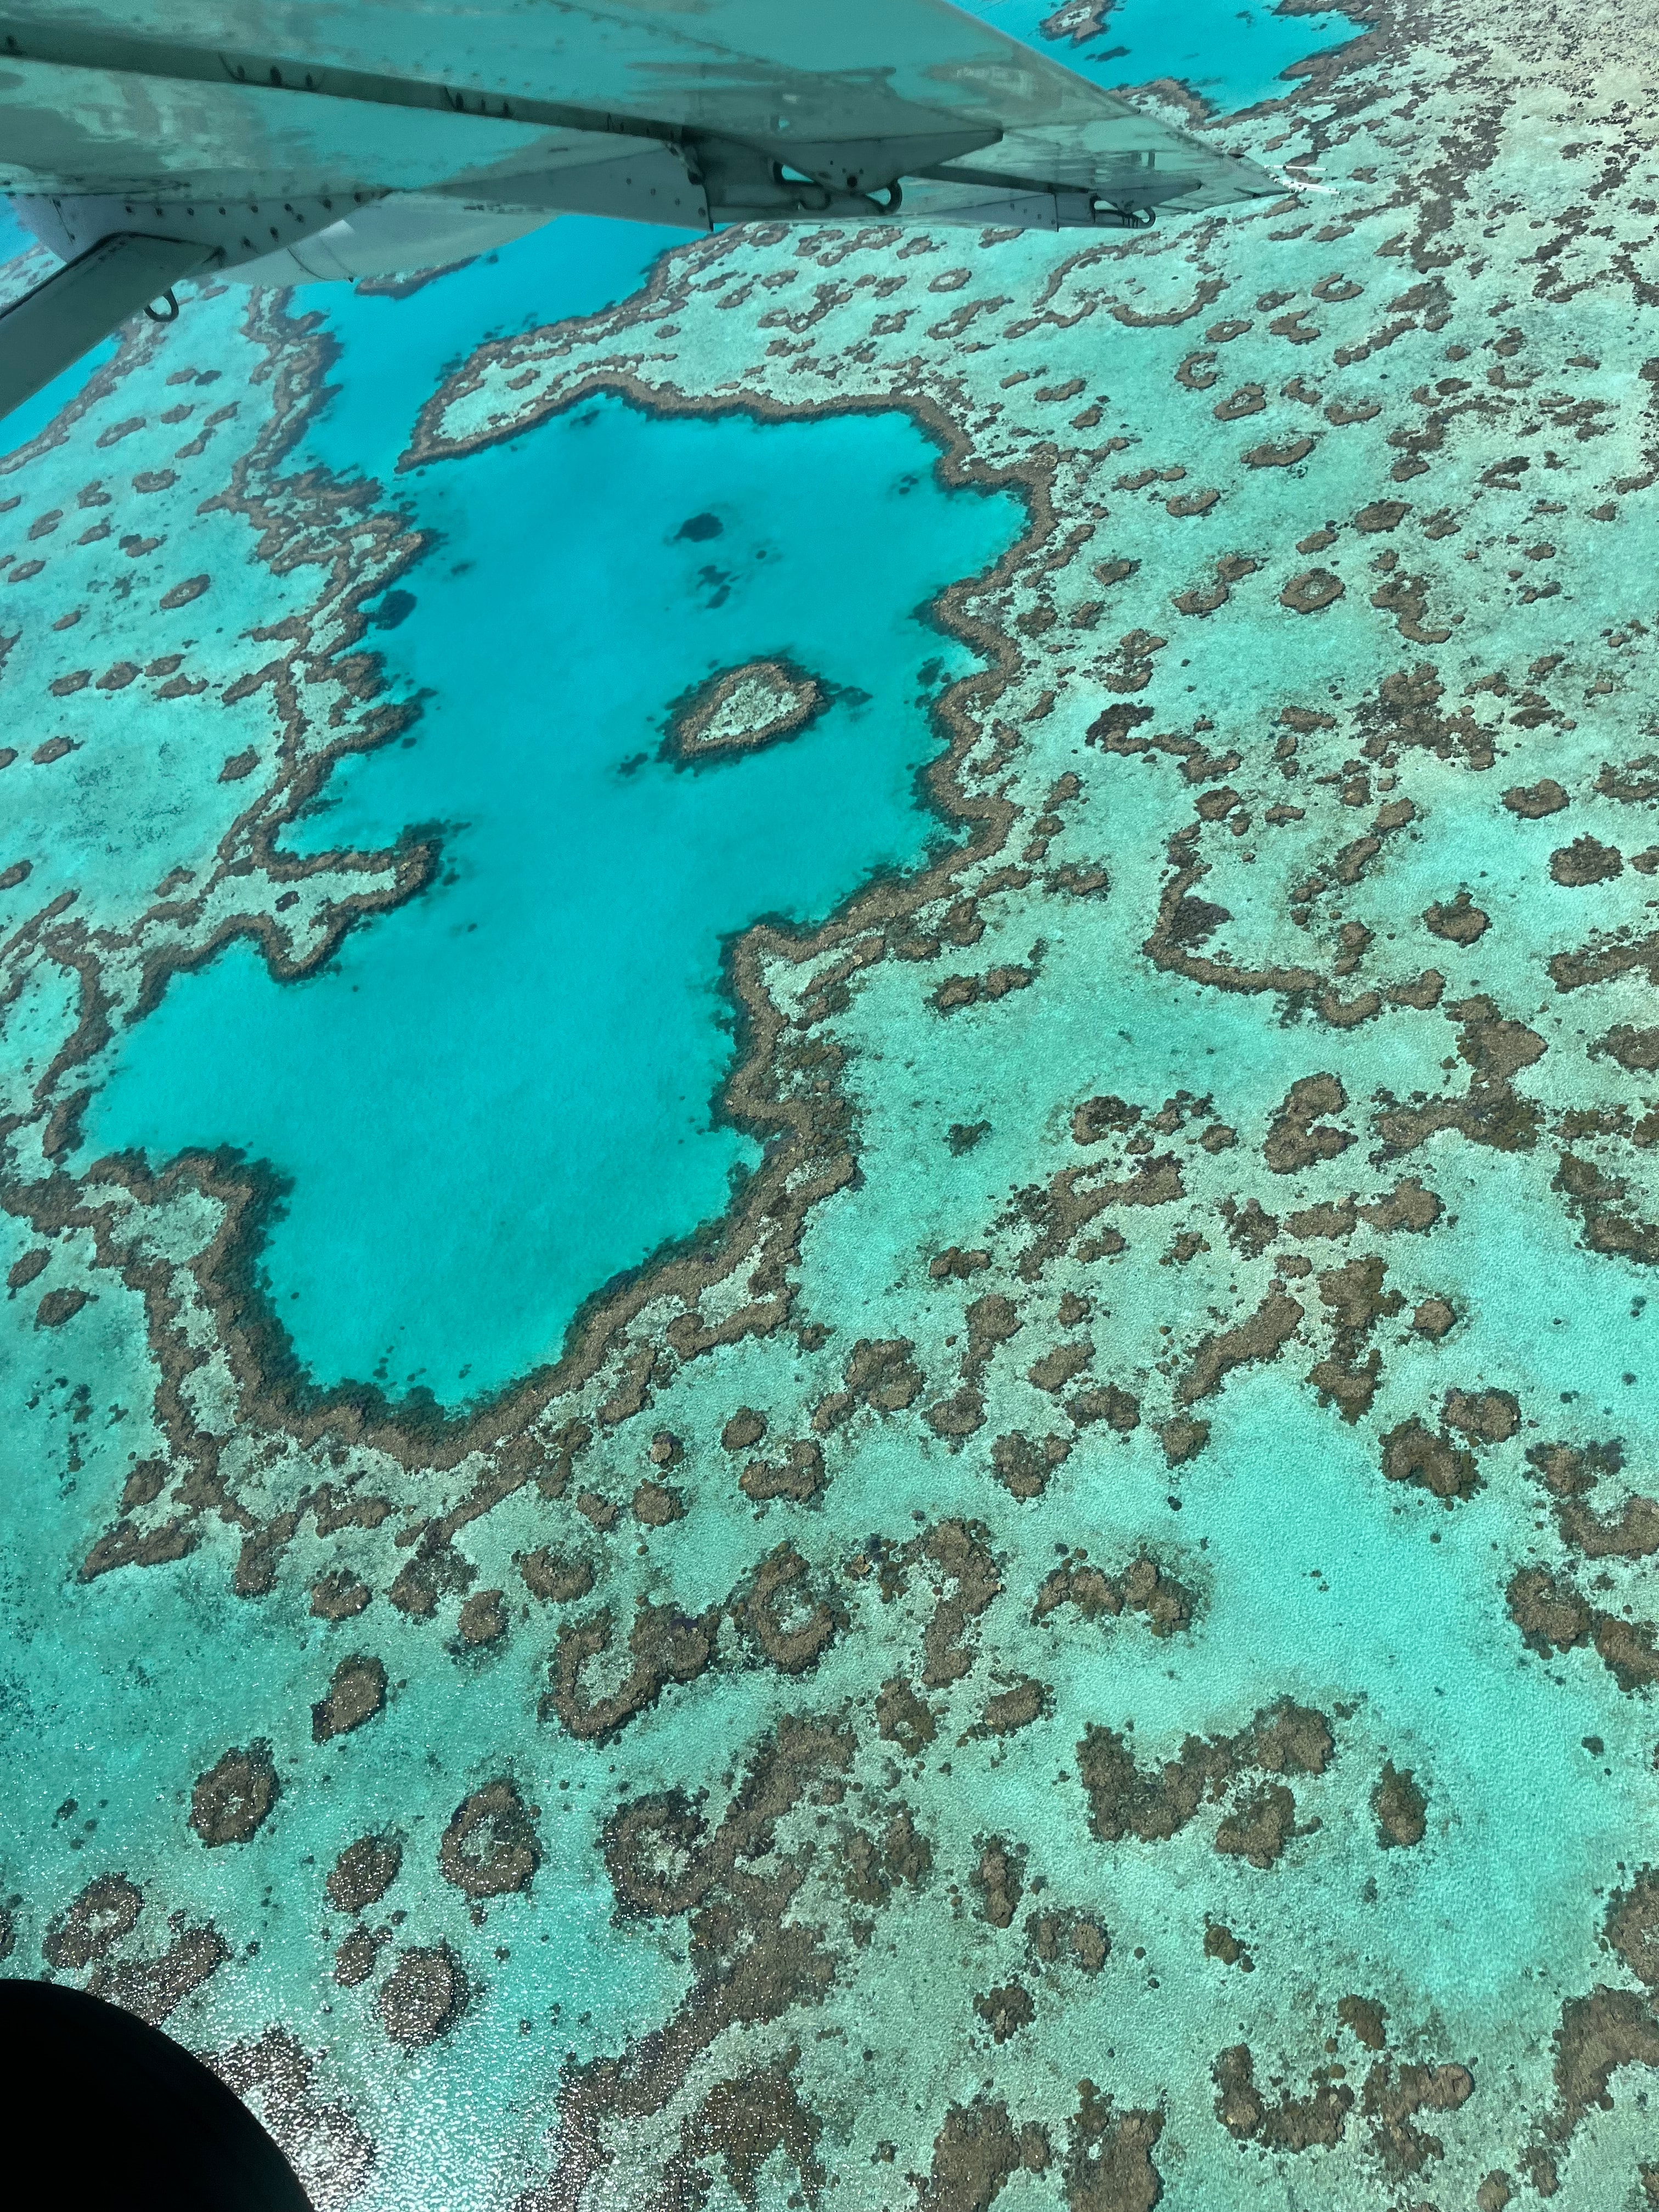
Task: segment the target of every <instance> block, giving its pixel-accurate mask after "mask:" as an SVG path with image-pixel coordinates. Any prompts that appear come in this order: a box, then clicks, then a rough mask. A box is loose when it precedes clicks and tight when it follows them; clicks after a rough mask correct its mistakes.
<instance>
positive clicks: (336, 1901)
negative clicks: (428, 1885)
mask: <svg viewBox="0 0 1659 2212" xmlns="http://www.w3.org/2000/svg"><path fill="white" fill-rule="evenodd" d="M403 1863H404V1852H403V1845H402V1844H400V1843H398V1840H397V1838H396V1837H395V1836H385V1835H378V1836H359V1837H358V1838H357V1840H356V1843H355V1844H347V1845H346V1847H345V1849H344V1850H343V1851H342V1852H341V1854H340V1856H339V1857H338V1858H337V1859H336V1860H335V1862H334V1863H333V1865H332V1866H331V1868H330V1869H329V1871H328V1880H327V1881H326V1882H325V1884H324V1887H325V1889H326V1890H327V1892H328V1901H329V1903H330V1904H331V1905H332V1906H333V1907H334V1910H335V1911H337V1912H362V1911H363V1910H364V1908H365V1907H366V1906H368V1905H374V1904H377V1903H378V1902H379V1900H380V1899H381V1898H383V1897H384V1896H385V1895H386V1892H387V1890H389V1889H390V1888H391V1887H392V1883H393V1882H394V1881H396V1880H397V1879H398V1870H399V1869H400V1868H401V1867H402V1865H403Z"/></svg>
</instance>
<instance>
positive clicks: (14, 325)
mask: <svg viewBox="0 0 1659 2212" xmlns="http://www.w3.org/2000/svg"><path fill="white" fill-rule="evenodd" d="M216 258H217V257H216V255H215V254H214V253H213V252H211V250H210V249H209V248H207V247H204V246H191V245H188V244H186V243H185V241H184V240H180V239H176V238H143V237H141V236H139V235H138V234H136V233H134V232H131V231H123V232H119V233H118V234H116V235H115V236H113V237H111V238H101V239H100V240H99V241H98V243H97V245H96V246H89V247H88V250H87V252H84V253H82V254H80V255H79V256H77V258H76V259H75V260H73V261H69V262H65V263H64V266H63V267H62V268H61V269H58V270H54V272H53V273H52V275H51V276H48V277H47V279H46V283H44V284H38V285H36V287H35V289H34V290H33V291H32V292H29V293H27V294H26V295H24V297H23V298H22V299H21V300H19V301H17V303H16V305H15V307H8V308H7V309H6V310H5V312H4V313H3V314H0V415H6V414H9V412H10V410H12V409H13V408H14V407H16V406H19V405H21V403H22V402H23V401H24V400H25V399H27V398H32V397H33V394H34V393H35V392H39V391H40V387H41V386H42V385H46V384H50V383H51V381H52V378H53V377H54V376H56V375H58V373H59V371H60V370H63V369H65V368H68V367H69V366H70V362H75V361H78V360H79V359H80V357H81V356H82V354H83V353H85V352H86V351H87V349H88V347H89V346H94V345H96V344H97V343H98V341H99V339H100V338H102V337H108V335H109V333H110V332H111V331H112V330H116V329H118V327H119V325H121V324H123V323H124V322H125V321H126V319H127V318H128V316H129V315H135V314H137V312H138V310H139V309H140V308H141V307H147V306H148V305H149V302H150V301H152V300H155V299H159V298H161V296H162V295H165V294H167V293H169V292H170V291H171V290H172V289H173V286H174V285H175V284H176V283H179V281H180V280H181V279H182V278H184V277H185V276H193V275H194V274H195V272H196V271H197V270H198V269H201V268H203V267H204V266H205V265H206V264H207V263H208V262H210V261H212V260H214V259H216ZM163 319H164V320H169V319H171V318H169V317H164V318H163Z"/></svg>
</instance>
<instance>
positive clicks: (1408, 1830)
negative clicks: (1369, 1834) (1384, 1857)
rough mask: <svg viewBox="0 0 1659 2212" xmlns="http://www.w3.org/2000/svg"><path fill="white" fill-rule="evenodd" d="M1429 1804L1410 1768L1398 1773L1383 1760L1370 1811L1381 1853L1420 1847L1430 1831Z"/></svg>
mask: <svg viewBox="0 0 1659 2212" xmlns="http://www.w3.org/2000/svg"><path fill="white" fill-rule="evenodd" d="M1428 1806H1429V1801H1428V1799H1427V1797H1426V1796H1425V1795H1424V1793H1423V1791H1422V1790H1419V1787H1418V1785H1417V1783H1416V1781H1415V1779H1414V1778H1413V1772H1412V1770H1411V1768H1410V1767H1409V1766H1407V1767H1406V1768H1405V1769H1404V1770H1403V1771H1400V1770H1396V1769H1395V1766H1394V1765H1393V1763H1392V1761H1391V1760H1389V1759H1384V1760H1383V1772H1382V1775H1381V1777H1380V1778H1379V1779H1378V1782H1377V1784H1376V1789H1375V1790H1372V1792H1371V1811H1372V1812H1373V1813H1374V1814H1376V1840H1377V1843H1378V1844H1380V1845H1381V1847H1382V1849H1383V1850H1385V1851H1386V1850H1393V1849H1394V1848H1395V1846H1396V1845H1403V1846H1405V1847H1407V1848H1409V1847H1410V1846H1411V1845H1412V1844H1420V1843H1421V1842H1422V1840H1423V1838H1424V1835H1425V1832H1426V1831H1427V1827H1428V1822H1427V1820H1426V1818H1425V1815H1426V1814H1427V1812H1428Z"/></svg>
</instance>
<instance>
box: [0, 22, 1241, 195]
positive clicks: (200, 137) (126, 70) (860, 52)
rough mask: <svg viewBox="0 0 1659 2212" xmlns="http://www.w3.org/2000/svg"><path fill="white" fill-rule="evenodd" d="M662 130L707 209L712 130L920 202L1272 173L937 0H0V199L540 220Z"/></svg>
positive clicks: (1211, 181)
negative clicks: (400, 194) (247, 204)
mask: <svg viewBox="0 0 1659 2212" xmlns="http://www.w3.org/2000/svg"><path fill="white" fill-rule="evenodd" d="M273 80H275V81H273ZM700 147H710V148H712V149H714V159H713V160H712V161H709V160H708V159H703V160H699V159H698V149H699V148H700ZM664 148H669V149H675V151H676V159H677V161H678V169H677V172H674V173H678V175H679V176H681V177H682V178H683V177H684V174H685V169H686V163H685V161H684V158H683V157H684V151H685V149H688V148H689V149H690V153H691V161H690V168H691V171H692V182H693V185H694V187H695V185H696V182H697V181H698V178H699V176H701V177H702V179H703V180H704V182H705V183H706V184H707V185H708V192H707V194H706V197H708V199H709V201H710V202H711V205H710V207H709V210H708V214H709V219H712V220H725V219H727V217H726V215H725V214H723V213H722V212H721V209H722V207H723V206H724V205H727V204H733V203H732V188H733V185H734V183H735V188H736V189H737V195H738V197H737V201H736V203H735V204H736V205H738V207H741V204H742V201H743V197H744V192H745V191H749V192H750V196H751V197H752V191H751V188H750V180H749V176H748V173H747V172H746V171H745V170H744V165H743V163H742V162H741V161H740V160H738V159H737V157H736V156H734V155H728V157H727V166H726V169H725V170H722V168H721V167H720V149H748V150H749V151H750V152H751V153H753V154H755V155H759V156H761V157H762V158H763V159H764V160H766V161H770V162H781V163H783V164H785V165H786V166H787V167H788V168H789V169H790V170H792V171H794V170H799V172H801V173H805V174H808V175H818V176H823V175H824V174H826V173H828V172H827V170H826V166H825V159H817V160H815V159H813V158H811V157H813V156H823V155H824V149H849V148H850V149H855V150H856V153H857V155H858V156H859V158H858V159H857V160H856V161H851V162H849V164H848V173H849V174H851V175H854V176H855V177H856V178H857V181H858V184H859V185H860V186H863V185H866V183H867V181H868V180H870V179H876V181H877V183H878V187H884V186H885V185H889V184H890V182H891V181H893V180H894V179H896V178H897V177H899V176H901V175H902V179H903V184H902V203H903V211H904V214H905V215H906V216H910V217H921V218H923V219H928V218H932V219H933V220H939V219H941V218H945V217H948V216H950V215H951V214H952V213H955V212H957V211H966V210H972V209H974V208H975V207H976V206H978V205H980V204H987V203H992V202H994V201H996V200H997V199H999V198H1007V197H1018V196H1019V195H1020V194H1021V193H1024V192H1027V191H1029V189H1030V188H1031V187H1033V186H1035V187H1037V188H1039V189H1041V190H1043V191H1048V192H1050V193H1054V191H1057V190H1058V191H1061V192H1065V191H1072V192H1074V193H1076V194H1079V195H1092V196H1093V197H1096V198H1097V199H1099V200H1102V201H1104V202H1109V203H1112V204H1116V205H1122V206H1133V207H1146V206H1151V205H1164V206H1166V207H1168V208H1169V209H1170V210H1171V211H1172V212H1185V211H1189V210H1197V209H1201V208H1206V207H1212V206H1216V205H1218V204H1224V203H1225V202H1227V201H1231V200H1235V199H1238V198H1242V197H1253V196H1255V195H1256V194H1259V193H1261V192H1264V191H1274V190H1277V189H1278V187H1277V186H1276V185H1274V184H1273V180H1272V179H1269V178H1267V177H1266V176H1265V175H1264V174H1263V173H1261V171H1260V170H1257V169H1255V168H1253V167H1251V166H1250V165H1249V164H1248V163H1244V162H1242V161H1237V160H1234V159H1233V158H1231V156H1229V155H1226V154H1225V152H1224V151H1222V149H1220V148H1218V147H1215V146H1212V145H1209V144H1206V143H1202V142H1200V141H1199V140H1196V139H1194V138H1192V137H1188V136H1187V135H1185V134H1183V133H1182V132H1180V131H1175V130H1172V129H1170V128H1169V127H1168V126H1167V125H1164V124H1163V123H1161V122H1159V121H1158V120H1156V119H1154V118H1152V117H1151V116H1148V115H1146V114H1145V113H1143V112H1140V111H1139V110H1138V109H1136V108H1135V107H1133V106H1131V105H1130V103H1129V102H1127V100H1121V99H1118V98H1116V97H1115V96H1114V95H1113V94H1110V93H1108V92H1105V91H1103V90H1102V89H1100V88H1097V87H1096V86H1094V85H1091V84H1090V83H1088V82H1085V80H1084V79H1082V78H1080V77H1079V76H1076V75H1074V74H1073V72H1072V71H1071V70H1066V69H1063V68H1061V67H1060V65H1059V64H1057V63H1054V62H1053V61H1050V60H1048V58H1046V57H1044V56H1042V55H1040V54H1037V53H1035V52H1031V51H1030V49H1029V48H1027V47H1024V46H1020V45H1018V43H1017V42H1016V41H1014V40H1011V39H1007V38H1005V37H1004V36H1002V34H1001V33H998V32H996V31H994V30H991V29H990V28H988V27H987V26H986V25H984V24H982V23H981V22H979V21H976V20H975V18H973V17H971V16H969V15H963V14H962V13H961V12H960V11H959V10H958V9H955V8H953V7H951V6H949V5H947V4H945V0H816V4H814V3H813V0H485V4H481V5H478V6H476V7H473V8H470V9H466V10H465V11H462V10H460V9H456V8H454V7H453V5H452V4H449V3H448V0H191V4H190V5H189V6H188V7H187V8H186V7H185V6H183V5H180V4H178V0H173V4H172V5H167V4H163V0H126V4H125V5H121V6H119V7H117V6H116V5H113V4H88V0H82V4H80V5H76V4H73V0H70V4H62V0H58V4H52V5H41V4H36V0H10V4H9V5H6V4H5V0H0V191H6V192H10V193H14V194H22V195H27V196H31V197H52V198H55V197H64V196H88V197H96V198H99V199H106V198H107V199H118V200H123V201H125V200H126V199H129V198H131V199H132V200H133V201H134V202H135V203H137V202H139V201H142V200H150V201H155V200H161V201H162V202H164V203H169V204H171V203H176V202H178V201H179V200H181V199H190V198H199V199H213V200H215V201H217V200H218V199H220V198H224V199H226V200H227V201H228V200H230V199H238V200H242V201H258V202H264V201H266V200H269V199H272V198H281V199H286V200H293V201H299V200H307V201H312V202H318V201H322V200H328V199H335V200H344V201H345V202H347V203H349V201H350V200H351V198H352V196H353V195H354V194H362V195H365V196H367V195H370V194H374V195H378V194H381V193H386V192H388V191H416V192H428V193H429V192H431V191H435V190H441V191H448V192H450V193H452V194H462V195H465V197H466V198H467V199H468V200H470V201H471V202H473V203H475V204H479V205H488V204H496V205H500V206H501V207H503V208H507V207H513V206H515V205H516V206H526V205H527V206H529V207H532V208H535V207H539V208H540V209H541V210H542V211H543V212H544V213H545V212H550V211H551V208H552V206H553V205H554V204H556V203H555V202H553V201H552V200H551V198H550V194H551V192H552V191H553V189H554V185H553V180H554V179H556V178H557V177H558V176H560V175H561V174H562V173H563V174H571V173H580V172H583V171H596V172H597V171H599V170H601V169H604V168H605V167H610V166H611V165H614V164H617V163H618V162H622V163H624V164H630V163H631V164H632V165H633V166H634V167H639V165H640V163H641V161H648V160H649V159H650V158H651V157H652V156H653V154H654V155H657V157H658V159H659V165H660V153H661V149H664ZM803 156H805V158H803ZM830 166H831V167H834V166H836V164H835V163H834V162H833V161H831V162H830ZM884 168H890V169H891V170H892V175H891V176H887V175H881V176H879V178H877V172H878V171H879V170H882V169H884ZM921 172H928V173H926V174H923V173H921ZM661 174H662V177H663V178H664V179H669V180H670V181H671V174H672V173H671V172H670V171H669V170H667V169H663V170H662V171H661ZM526 191H528V194H529V197H528V198H527V199H526V197H525V195H526ZM590 197H591V195H590ZM576 204H577V205H578V206H580V205H582V204H584V203H583V198H582V195H581V193H580V191H578V193H577V195H576ZM755 211H756V212H767V211H768V210H764V209H760V210H755ZM779 211H780V212H782V213H785V214H786V215H787V214H788V213H789V212H790V210H779ZM811 211H812V210H795V211H794V212H797V213H803V212H811ZM617 212H621V213H639V214H641V215H646V216H649V215H650V213H651V212H652V210H650V209H649V208H648V207H647V206H642V207H640V208H638V209H634V208H628V207H623V208H619V209H618V210H617ZM658 219H663V218H662V216H661V214H660V212H659V218H658ZM667 219H670V220H671V219H673V217H672V216H671V215H670V216H668V218H667ZM682 219H684V216H682ZM1062 219H1063V218H1062Z"/></svg>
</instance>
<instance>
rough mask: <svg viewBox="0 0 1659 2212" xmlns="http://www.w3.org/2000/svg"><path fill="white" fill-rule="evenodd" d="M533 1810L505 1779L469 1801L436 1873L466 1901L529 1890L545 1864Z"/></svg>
mask: <svg viewBox="0 0 1659 2212" xmlns="http://www.w3.org/2000/svg"><path fill="white" fill-rule="evenodd" d="M532 1813H533V1808H530V1807H527V1806H526V1804H525V1802H524V1800H523V1799H522V1798H521V1797H520V1795H519V1790H518V1785H517V1784H516V1783H514V1782H513V1781H512V1780H511V1779H510V1778H508V1777H507V1776H506V1775H500V1776H498V1777H497V1778H496V1779H495V1781H494V1782H487V1783H486V1784H484V1786H483V1789H482V1790H474V1791H473V1792H472V1794H471V1796H470V1797H465V1798H463V1799H462V1801H461V1802H460V1803H459V1805H458V1806H457V1807H456V1808H455V1810H454V1812H453V1814H451V1816H450V1820H449V1826H447V1828H446V1829H445V1830H444V1832H443V1838H442V1840H441V1842H440V1844H439V1845H438V1871H439V1872H440V1873H441V1875H442V1876H443V1878H444V1880H445V1881H449V1882H453V1884H454V1885H455V1887H456V1888H457V1889H459V1890H464V1891H465V1893H466V1894H467V1896H469V1897H471V1898H479V1897H505V1896H507V1895H508V1894H509V1893H511V1892H513V1891H514V1890H527V1889H528V1888H529V1887H530V1885H531V1881H532V1879H533V1877H534V1875H535V1872H536V1869H537V1868H538V1866H539V1865H540V1864H541V1858H542V1854H541V1846H540V1844H539V1843H538V1841H537V1838H536V1825H535V1820H534V1819H533V1817H532Z"/></svg>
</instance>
